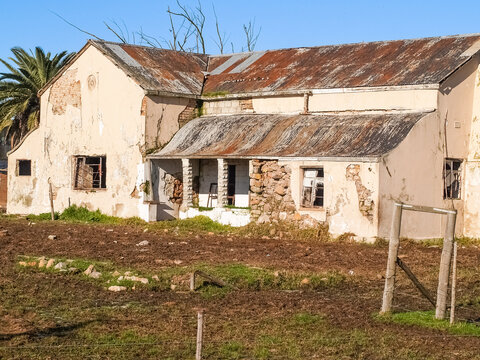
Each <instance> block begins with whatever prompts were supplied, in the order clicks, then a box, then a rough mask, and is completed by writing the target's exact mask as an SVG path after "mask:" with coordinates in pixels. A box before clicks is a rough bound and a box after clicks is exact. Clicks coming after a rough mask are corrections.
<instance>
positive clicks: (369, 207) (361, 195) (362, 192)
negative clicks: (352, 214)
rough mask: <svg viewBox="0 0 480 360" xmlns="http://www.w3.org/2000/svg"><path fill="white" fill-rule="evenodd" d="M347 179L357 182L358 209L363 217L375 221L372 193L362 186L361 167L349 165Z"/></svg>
mask: <svg viewBox="0 0 480 360" xmlns="http://www.w3.org/2000/svg"><path fill="white" fill-rule="evenodd" d="M345 177H346V179H347V180H351V181H355V187H356V188H357V194H358V208H359V210H360V212H361V213H362V215H363V216H365V217H366V218H367V219H368V220H370V221H373V208H374V206H373V205H374V204H373V200H372V191H371V190H369V189H367V188H366V187H365V186H364V185H363V184H362V179H361V177H360V165H358V164H355V165H354V164H350V165H348V166H347V171H346V174H345Z"/></svg>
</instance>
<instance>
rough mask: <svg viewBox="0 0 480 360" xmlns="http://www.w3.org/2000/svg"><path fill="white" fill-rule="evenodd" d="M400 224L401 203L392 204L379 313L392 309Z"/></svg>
mask: <svg viewBox="0 0 480 360" xmlns="http://www.w3.org/2000/svg"><path fill="white" fill-rule="evenodd" d="M401 224H402V204H399V203H394V204H393V217H392V228H391V230H390V242H389V246H388V260H387V271H386V274H385V289H384V291H383V303H382V310H381V311H380V313H381V314H385V313H388V312H390V311H391V310H392V300H393V292H394V289H395V272H396V261H397V256H398V246H399V242H400V227H401Z"/></svg>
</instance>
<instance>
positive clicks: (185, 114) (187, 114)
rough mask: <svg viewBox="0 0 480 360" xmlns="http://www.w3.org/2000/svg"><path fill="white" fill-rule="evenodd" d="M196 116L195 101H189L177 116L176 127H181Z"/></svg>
mask: <svg viewBox="0 0 480 360" xmlns="http://www.w3.org/2000/svg"><path fill="white" fill-rule="evenodd" d="M197 114H198V110H197V101H196V100H195V99H190V100H189V101H188V104H187V107H186V108H185V110H183V111H182V112H181V113H180V115H179V116H178V125H179V126H180V127H183V126H184V125H185V124H186V123H188V122H189V121H190V120H192V119H195V118H196V117H197Z"/></svg>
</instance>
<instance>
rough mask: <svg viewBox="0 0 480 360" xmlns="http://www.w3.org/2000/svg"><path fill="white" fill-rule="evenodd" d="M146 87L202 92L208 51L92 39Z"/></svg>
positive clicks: (187, 93) (183, 92)
mask: <svg viewBox="0 0 480 360" xmlns="http://www.w3.org/2000/svg"><path fill="white" fill-rule="evenodd" d="M90 41H91V43H92V44H93V45H94V46H95V47H96V48H97V49H99V50H100V51H102V52H103V53H104V54H105V55H107V56H108V57H110V58H111V59H112V60H113V61H114V62H115V63H116V64H117V65H118V66H119V67H120V68H121V69H122V70H123V71H125V72H126V73H127V74H129V75H130V76H131V77H132V78H133V79H134V80H135V81H137V83H138V84H139V85H140V86H141V87H142V88H144V89H145V90H157V91H161V92H166V93H175V94H185V95H200V93H201V91H202V86H203V82H204V74H203V72H204V71H205V70H206V67H207V59H208V58H207V55H201V54H193V53H186V52H180V51H172V50H165V49H155V48H151V47H146V46H137V45H128V44H118V43H112V42H107V41H98V40H90Z"/></svg>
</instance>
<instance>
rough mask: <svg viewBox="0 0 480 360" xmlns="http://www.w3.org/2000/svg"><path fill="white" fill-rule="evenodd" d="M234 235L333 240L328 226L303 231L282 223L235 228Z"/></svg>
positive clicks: (293, 225) (284, 222)
mask: <svg viewBox="0 0 480 360" xmlns="http://www.w3.org/2000/svg"><path fill="white" fill-rule="evenodd" d="M234 233H235V234H237V235H240V236H246V237H262V236H271V237H279V238H286V237H288V238H290V239H292V240H304V241H305V240H316V241H331V240H333V238H332V237H331V236H330V234H329V232H328V225H322V224H320V225H318V226H316V227H310V228H304V229H301V228H299V227H298V225H296V224H294V223H291V222H286V221H281V222H278V223H275V224H256V223H250V224H248V225H246V226H242V227H240V228H235V230H234Z"/></svg>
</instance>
